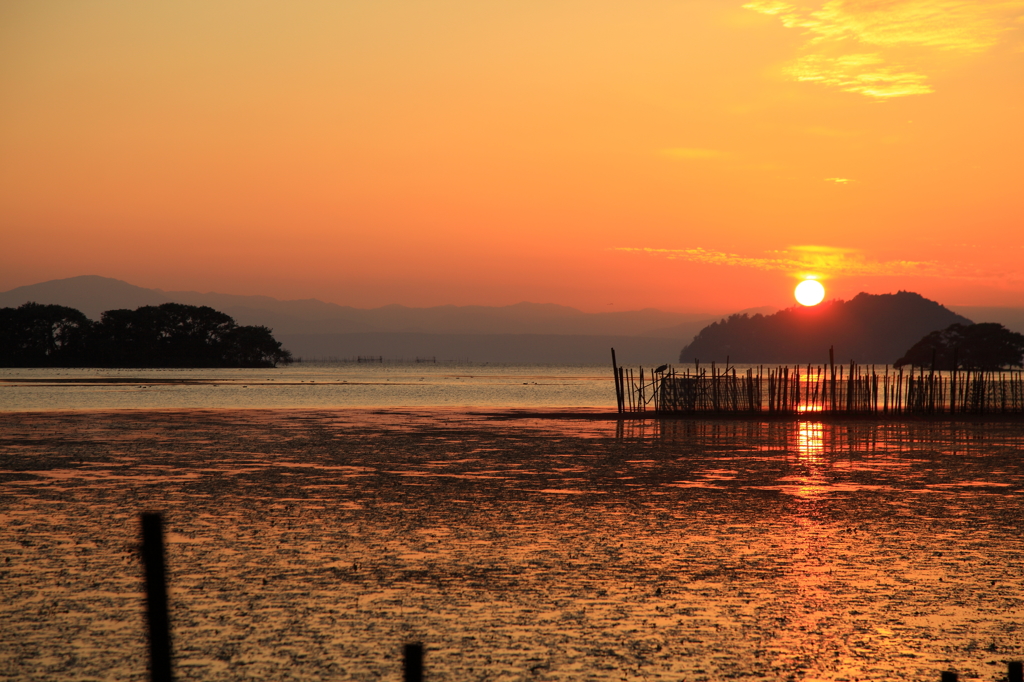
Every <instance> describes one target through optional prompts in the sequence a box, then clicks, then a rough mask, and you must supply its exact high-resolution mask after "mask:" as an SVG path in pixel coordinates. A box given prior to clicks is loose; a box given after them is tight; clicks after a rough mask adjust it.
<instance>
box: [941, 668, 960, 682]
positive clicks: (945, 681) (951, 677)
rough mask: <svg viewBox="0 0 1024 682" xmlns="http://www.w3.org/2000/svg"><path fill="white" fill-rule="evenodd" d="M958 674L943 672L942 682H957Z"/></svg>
mask: <svg viewBox="0 0 1024 682" xmlns="http://www.w3.org/2000/svg"><path fill="white" fill-rule="evenodd" d="M957 679H958V678H957V674H956V673H955V672H953V671H952V670H943V671H942V682H957Z"/></svg>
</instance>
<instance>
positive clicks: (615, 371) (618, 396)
mask: <svg viewBox="0 0 1024 682" xmlns="http://www.w3.org/2000/svg"><path fill="white" fill-rule="evenodd" d="M612 375H613V376H614V377H615V409H616V410H617V411H618V412H619V413H620V414H621V413H622V393H623V391H622V387H621V386H620V377H619V365H618V364H617V363H616V362H615V349H614V348H612Z"/></svg>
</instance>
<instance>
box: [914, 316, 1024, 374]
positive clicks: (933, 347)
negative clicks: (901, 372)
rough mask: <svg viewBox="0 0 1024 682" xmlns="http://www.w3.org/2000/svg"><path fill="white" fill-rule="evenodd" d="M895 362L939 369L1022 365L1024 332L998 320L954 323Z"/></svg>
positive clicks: (927, 338)
mask: <svg viewBox="0 0 1024 682" xmlns="http://www.w3.org/2000/svg"><path fill="white" fill-rule="evenodd" d="M894 365H895V366H896V367H902V366H904V365H913V366H915V367H933V366H934V367H935V369H940V370H952V369H985V370H995V369H1001V368H1003V367H1022V366H1024V334H1017V333H1016V332H1011V331H1010V330H1009V329H1007V328H1006V327H1004V326H1003V325H1001V324H996V323H995V322H983V323H981V324H970V325H963V324H951V325H950V326H948V327H946V328H945V329H943V330H941V331H935V332H932V333H930V334H928V335H927V336H925V337H924V338H923V339H921V340H920V341H918V342H917V343H915V344H914V345H913V346H912V347H911V348H910V350H908V351H907V352H906V353H904V354H903V357H901V358H900V359H899V360H897V361H896V362H895V363H894Z"/></svg>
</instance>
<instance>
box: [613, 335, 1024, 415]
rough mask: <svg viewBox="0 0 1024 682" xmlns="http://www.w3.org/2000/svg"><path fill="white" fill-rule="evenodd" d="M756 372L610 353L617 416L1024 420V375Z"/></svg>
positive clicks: (833, 367)
mask: <svg viewBox="0 0 1024 682" xmlns="http://www.w3.org/2000/svg"><path fill="white" fill-rule="evenodd" d="M829 355H830V362H829V364H828V365H810V364H808V365H806V366H800V365H792V366H778V367H774V368H772V367H767V366H765V365H758V366H756V367H753V366H752V367H748V368H747V369H744V370H741V371H737V370H736V368H735V367H732V366H730V365H729V363H728V361H727V362H726V366H725V367H724V368H719V367H717V366H716V364H715V363H713V362H712V363H711V364H710V366H709V367H701V365H700V363H699V362H696V361H695V362H694V365H693V366H692V367H687V368H685V369H677V368H676V367H673V366H671V365H662V366H660V367H657V368H655V369H653V370H651V369H647V370H645V369H644V368H643V367H640V368H639V369H638V370H636V371H634V370H633V369H631V368H626V367H620V366H619V365H618V364H617V363H616V359H615V350H614V349H612V371H613V374H614V379H615V398H616V405H617V409H618V412H619V414H635V413H654V414H706V413H718V414H736V415H744V414H746V415H750V414H766V415H767V414H771V415H793V416H801V415H808V414H858V415H900V414H913V415H982V414H1019V415H1024V373H1022V372H1021V371H1020V370H998V371H992V370H975V369H959V370H953V371H937V370H935V369H930V370H929V369H922V368H913V367H910V368H906V369H905V368H902V367H900V368H893V367H890V366H889V365H886V366H885V367H884V368H881V369H879V368H876V366H875V365H869V366H865V365H858V364H857V363H855V362H853V361H851V362H850V363H849V365H837V364H836V363H835V361H834V357H833V354H832V352H830V353H829Z"/></svg>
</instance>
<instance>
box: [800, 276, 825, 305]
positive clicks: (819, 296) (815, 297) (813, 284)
mask: <svg viewBox="0 0 1024 682" xmlns="http://www.w3.org/2000/svg"><path fill="white" fill-rule="evenodd" d="M793 295H794V296H796V300H797V302H798V303H800V305H806V306H812V305H818V304H819V303H821V302H822V301H823V300H824V299H825V287H823V286H821V282H819V281H818V280H815V279H805V280H804V281H803V282H800V284H797V285H796V290H795V291H794V292H793Z"/></svg>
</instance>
